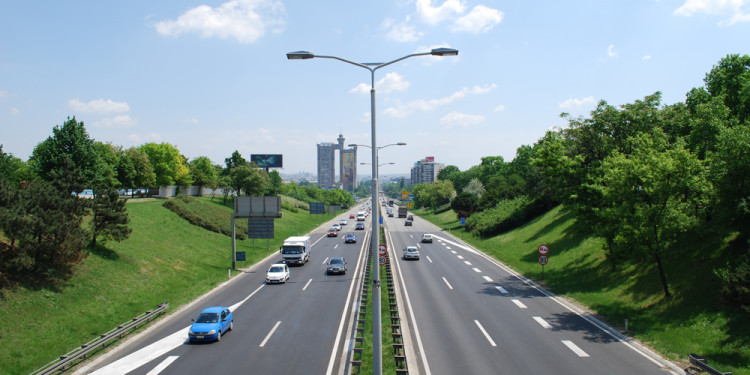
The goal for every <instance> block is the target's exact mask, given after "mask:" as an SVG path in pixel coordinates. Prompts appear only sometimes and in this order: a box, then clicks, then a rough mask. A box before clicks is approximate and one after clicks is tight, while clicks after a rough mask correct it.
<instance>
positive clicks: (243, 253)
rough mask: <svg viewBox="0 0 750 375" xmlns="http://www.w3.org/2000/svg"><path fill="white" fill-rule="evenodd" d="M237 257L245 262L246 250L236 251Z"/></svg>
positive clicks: (239, 260)
mask: <svg viewBox="0 0 750 375" xmlns="http://www.w3.org/2000/svg"><path fill="white" fill-rule="evenodd" d="M235 254H236V258H237V261H238V262H244V261H245V252H244V251H238V252H236V253H235Z"/></svg>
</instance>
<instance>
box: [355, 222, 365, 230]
mask: <svg viewBox="0 0 750 375" xmlns="http://www.w3.org/2000/svg"><path fill="white" fill-rule="evenodd" d="M354 229H356V230H364V229H365V223H363V222H357V226H356V227H355V228H354Z"/></svg>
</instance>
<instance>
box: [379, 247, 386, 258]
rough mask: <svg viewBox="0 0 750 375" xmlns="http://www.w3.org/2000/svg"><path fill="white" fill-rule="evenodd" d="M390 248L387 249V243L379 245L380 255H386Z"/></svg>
mask: <svg viewBox="0 0 750 375" xmlns="http://www.w3.org/2000/svg"><path fill="white" fill-rule="evenodd" d="M387 252H388V250H387V249H386V247H385V245H380V246H378V255H380V256H384V255H385V254H386V253H387Z"/></svg>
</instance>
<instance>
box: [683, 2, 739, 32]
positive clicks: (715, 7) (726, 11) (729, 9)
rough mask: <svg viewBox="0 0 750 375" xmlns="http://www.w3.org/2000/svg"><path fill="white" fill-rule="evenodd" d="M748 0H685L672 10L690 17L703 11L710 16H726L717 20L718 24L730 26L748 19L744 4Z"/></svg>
mask: <svg viewBox="0 0 750 375" xmlns="http://www.w3.org/2000/svg"><path fill="white" fill-rule="evenodd" d="M748 3H750V0H686V1H685V3H684V4H682V6H681V7H679V8H677V9H675V10H674V14H675V15H678V16H684V17H691V16H693V15H694V14H698V13H703V14H707V15H710V16H728V17H729V18H727V19H724V20H722V21H720V22H719V26H731V25H734V24H735V23H738V22H748V21H750V13H748V12H747V9H746V5H747V4H748Z"/></svg>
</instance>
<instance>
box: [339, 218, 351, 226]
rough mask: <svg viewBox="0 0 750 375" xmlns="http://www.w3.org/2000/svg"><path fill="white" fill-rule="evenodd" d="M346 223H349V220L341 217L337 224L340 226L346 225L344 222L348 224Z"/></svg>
mask: <svg viewBox="0 0 750 375" xmlns="http://www.w3.org/2000/svg"><path fill="white" fill-rule="evenodd" d="M348 223H349V222H348V221H346V219H341V221H340V222H339V224H340V225H341V226H344V225H346V224H348Z"/></svg>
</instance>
